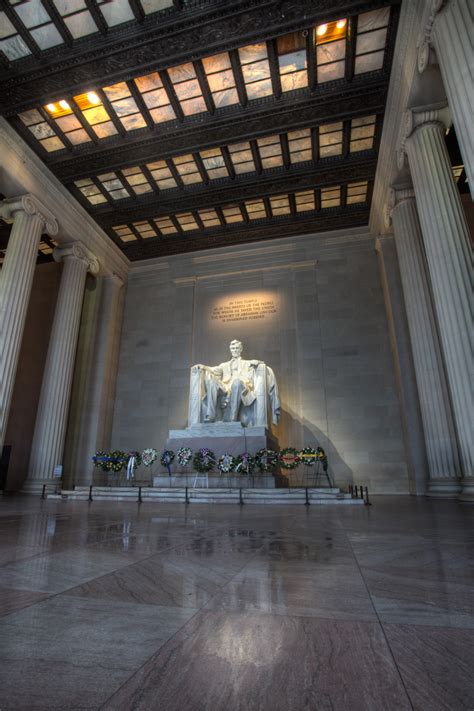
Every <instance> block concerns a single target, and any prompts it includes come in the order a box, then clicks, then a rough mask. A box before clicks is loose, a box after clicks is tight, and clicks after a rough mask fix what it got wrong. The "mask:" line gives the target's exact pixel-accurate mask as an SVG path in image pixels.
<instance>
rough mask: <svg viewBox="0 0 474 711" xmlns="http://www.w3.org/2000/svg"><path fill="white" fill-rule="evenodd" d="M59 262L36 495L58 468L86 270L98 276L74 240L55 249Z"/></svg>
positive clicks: (33, 480)
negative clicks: (57, 288)
mask: <svg viewBox="0 0 474 711" xmlns="http://www.w3.org/2000/svg"><path fill="white" fill-rule="evenodd" d="M54 258H55V259H56V261H60V260H61V259H62V260H63V262H64V266H63V273H62V276H61V285H60V287H59V294H58V301H57V306H56V311H55V314H54V321H53V327H52V330H51V337H50V343H49V349H48V355H47V358H46V366H45V370H44V375H43V383H42V386H41V395H40V400H39V405H38V412H37V415H36V424H35V432H34V435H33V442H32V447H31V457H30V465H29V472H28V479H27V481H26V482H25V486H24V490H25V491H36V490H38V489H39V488H40V487H41V484H42V483H45V482H47V481H48V480H51V479H52V476H53V469H54V467H55V465H57V464H62V456H63V449H64V440H65V435H66V423H67V416H68V407H69V399H70V394H71V385H72V378H73V371H74V360H75V355H76V347H77V336H78V332H79V322H80V317H81V307H82V300H83V297H84V285H85V280H86V274H87V271H88V270H89V271H91V272H92V273H93V274H97V273H98V271H99V263H98V261H97V259H96V258H95V257H94V255H93V254H91V253H90V252H89V251H88V250H87V249H86V248H85V247H84V246H83V245H81V244H80V243H79V242H75V243H74V244H71V245H67V246H65V247H62V248H60V249H56V250H55V251H54Z"/></svg>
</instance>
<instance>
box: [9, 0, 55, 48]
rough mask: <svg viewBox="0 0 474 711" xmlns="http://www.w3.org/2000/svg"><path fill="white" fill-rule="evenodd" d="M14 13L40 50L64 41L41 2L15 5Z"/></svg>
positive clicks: (37, 0)
mask: <svg viewBox="0 0 474 711" xmlns="http://www.w3.org/2000/svg"><path fill="white" fill-rule="evenodd" d="M14 11H15V12H16V14H17V16H18V18H19V20H20V21H21V22H22V23H23V25H24V26H25V27H26V28H27V29H28V30H29V31H30V35H31V37H32V39H33V40H34V41H35V42H36V44H37V45H38V47H39V48H40V49H49V48H50V47H56V46H57V45H59V44H63V42H64V40H63V38H62V37H61V35H60V33H59V32H58V30H57V28H56V25H55V24H54V22H53V21H52V18H51V16H50V15H49V13H48V12H47V10H46V8H45V6H44V5H43V3H42V2H41V0H28V2H23V3H17V4H15V6H14Z"/></svg>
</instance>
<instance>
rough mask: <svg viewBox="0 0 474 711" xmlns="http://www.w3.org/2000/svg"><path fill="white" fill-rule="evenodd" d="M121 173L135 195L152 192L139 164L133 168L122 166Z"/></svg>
mask: <svg viewBox="0 0 474 711" xmlns="http://www.w3.org/2000/svg"><path fill="white" fill-rule="evenodd" d="M122 175H123V176H124V178H125V180H126V181H127V183H128V185H129V186H130V187H131V189H132V190H133V192H134V193H135V195H145V194H146V193H151V192H153V188H152V187H151V185H150V183H149V182H148V180H147V178H146V176H145V174H144V173H143V171H142V169H141V168H140V167H139V166H136V167H134V168H124V169H123V170H122Z"/></svg>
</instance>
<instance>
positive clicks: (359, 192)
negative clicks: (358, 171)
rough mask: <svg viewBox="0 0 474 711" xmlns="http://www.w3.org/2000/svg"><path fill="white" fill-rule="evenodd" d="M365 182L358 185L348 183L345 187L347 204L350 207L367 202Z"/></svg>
mask: <svg viewBox="0 0 474 711" xmlns="http://www.w3.org/2000/svg"><path fill="white" fill-rule="evenodd" d="M367 185H368V183H367V180H364V181H362V182H359V183H349V184H348V186H347V204H348V205H352V204H354V203H358V202H365V201H366V200H367Z"/></svg>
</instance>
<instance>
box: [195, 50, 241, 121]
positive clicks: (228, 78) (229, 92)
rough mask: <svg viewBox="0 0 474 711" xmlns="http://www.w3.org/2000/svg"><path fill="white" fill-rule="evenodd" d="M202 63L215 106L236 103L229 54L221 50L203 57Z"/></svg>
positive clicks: (237, 100) (237, 98)
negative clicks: (210, 55)
mask: <svg viewBox="0 0 474 711" xmlns="http://www.w3.org/2000/svg"><path fill="white" fill-rule="evenodd" d="M202 64H203V67H204V71H205V73H206V77H207V83H208V84H209V89H210V90H211V94H212V98H213V99H214V104H215V106H216V108H217V109H218V108H222V107H223V106H231V105H232V104H238V102H239V95H238V93H237V89H236V88H235V78H234V73H233V72H232V68H231V63H230V57H229V54H228V53H227V52H223V53H222V54H214V55H213V56H212V57H205V58H204V59H203V60H202Z"/></svg>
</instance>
